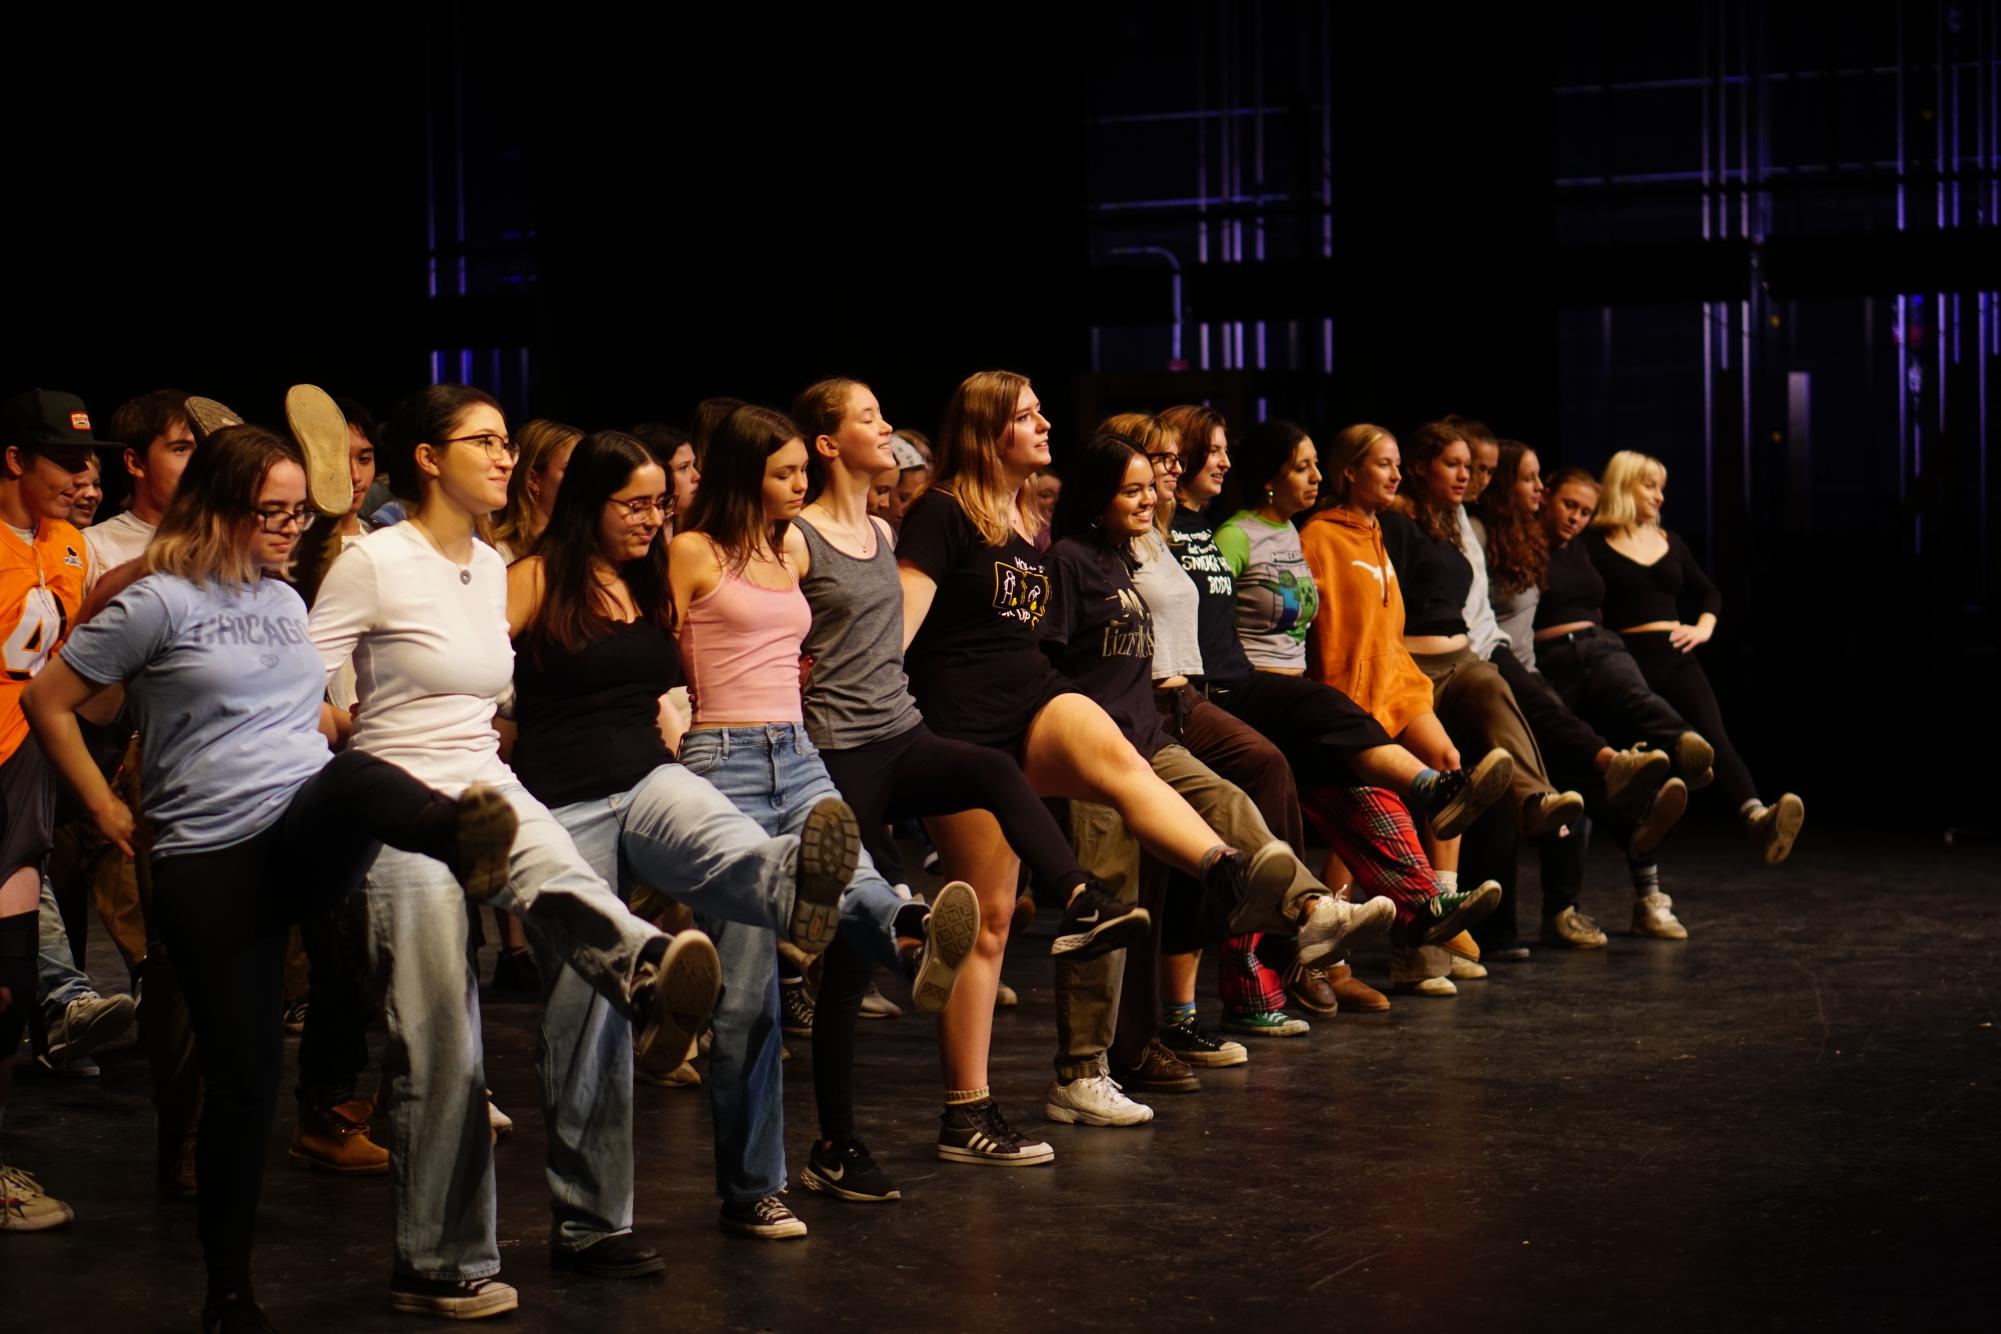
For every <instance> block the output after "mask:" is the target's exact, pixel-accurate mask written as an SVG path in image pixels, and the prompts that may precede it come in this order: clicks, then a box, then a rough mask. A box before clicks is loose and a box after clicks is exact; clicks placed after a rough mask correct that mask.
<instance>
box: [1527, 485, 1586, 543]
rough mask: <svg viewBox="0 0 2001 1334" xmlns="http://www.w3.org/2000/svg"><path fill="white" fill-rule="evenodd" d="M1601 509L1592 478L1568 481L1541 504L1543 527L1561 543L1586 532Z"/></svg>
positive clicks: (1555, 540)
mask: <svg viewBox="0 0 2001 1334" xmlns="http://www.w3.org/2000/svg"><path fill="white" fill-rule="evenodd" d="M1597 512H1598V488H1597V487H1595V486H1593V485H1591V483H1589V482H1565V483H1564V484H1563V485H1562V486H1559V487H1558V488H1557V489H1556V494H1555V495H1553V496H1551V497H1549V501H1548V503H1547V504H1545V505H1544V506H1543V507H1542V513H1541V515H1540V516H1539V517H1540V518H1541V520H1542V526H1543V531H1544V532H1546V533H1548V534H1549V537H1550V540H1551V541H1552V542H1554V543H1556V545H1558V546H1566V545H1568V544H1569V542H1570V539H1572V538H1573V537H1576V536H1577V535H1578V534H1579V533H1581V532H1583V531H1584V529H1585V527H1586V526H1587V525H1589V524H1590V522H1591V516H1592V515H1594V514H1596V513H1597Z"/></svg>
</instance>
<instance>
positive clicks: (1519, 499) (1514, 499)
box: [1509, 449, 1542, 514]
mask: <svg viewBox="0 0 2001 1334" xmlns="http://www.w3.org/2000/svg"><path fill="white" fill-rule="evenodd" d="M1509 503H1510V504H1512V505H1513V506H1514V507H1515V509H1516V510H1517V511H1518V512H1519V513H1522V514H1534V513H1536V512H1538V511H1539V510H1541V509H1542V461H1541V460H1540V459H1538V458H1537V457H1536V456H1535V451H1534V450H1533V449H1525V450H1523V451H1522V458H1521V462H1520V463H1519V464H1517V465H1516V467H1515V480H1514V484H1513V486H1512V487H1511V488H1510V495H1509Z"/></svg>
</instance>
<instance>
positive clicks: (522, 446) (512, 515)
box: [490, 417, 584, 557]
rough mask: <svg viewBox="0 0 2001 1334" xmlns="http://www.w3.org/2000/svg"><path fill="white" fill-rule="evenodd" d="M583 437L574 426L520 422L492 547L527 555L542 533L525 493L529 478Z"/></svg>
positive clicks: (543, 420)
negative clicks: (514, 452)
mask: <svg viewBox="0 0 2001 1334" xmlns="http://www.w3.org/2000/svg"><path fill="white" fill-rule="evenodd" d="M583 438H584V433H583V432H582V431H580V430H578V429H577V428H576V427H574V426H570V425H567V424H565V423H563V422H555V421H549V420H548V419H546V418H543V417H537V418H536V419H535V420H533V421H530V422H524V423H522V426H521V429H520V430H518V431H516V432H515V433H514V445H515V450H516V454H515V464H514V473H513V475H512V476H511V477H509V478H508V479H507V508H506V509H504V510H502V511H501V516H500V520H499V521H498V522H497V523H495V524H494V525H493V536H492V538H491V539H490V541H491V542H492V543H493V545H495V546H500V545H503V544H504V545H505V546H506V547H507V548H508V550H510V551H512V552H513V553H514V555H515V556H516V557H520V556H525V555H527V554H528V548H529V547H531V546H533V545H534V544H535V538H536V537H537V536H538V535H539V534H540V533H541V531H542V515H541V513H540V511H538V510H537V509H536V508H535V498H534V497H533V496H531V495H529V494H528V476H529V474H530V473H539V472H541V471H542V470H543V469H544V468H546V467H547V466H548V464H549V459H550V457H551V456H553V455H554V454H556V453H557V452H558V451H559V450H564V449H569V448H572V447H573V446H575V445H576V443H577V441H579V440H581V439H583Z"/></svg>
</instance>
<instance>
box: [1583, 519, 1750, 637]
mask: <svg viewBox="0 0 2001 1334" xmlns="http://www.w3.org/2000/svg"><path fill="white" fill-rule="evenodd" d="M1665 536H1666V537H1667V544H1668V548H1667V554H1666V555H1664V556H1662V557H1661V558H1660V559H1659V560H1657V561H1655V562H1654V563H1653V564H1652V565H1642V564H1640V563H1639V562H1638V561H1636V560H1633V559H1632V558H1631V557H1629V556H1624V555H1621V554H1620V553H1619V552H1617V551H1615V550H1613V549H1612V544H1611V543H1609V542H1607V541H1606V540H1605V535H1604V533H1603V531H1601V530H1599V529H1596V528H1594V529H1592V530H1591V532H1590V533H1589V534H1587V535H1586V537H1585V539H1584V540H1585V541H1586V542H1587V543H1589V544H1590V551H1591V562H1592V564H1594V565H1596V566H1597V567H1598V573H1600V574H1601V575H1603V576H1604V577H1605V602H1604V609H1605V624H1607V625H1610V626H1613V627H1614V628H1618V627H1623V626H1628V625H1645V624H1647V623H1648V622H1649V621H1681V620H1688V619H1691V618H1689V617H1687V616H1685V615H1684V614H1683V611H1682V609H1683V606H1684V604H1687V605H1691V606H1693V607H1694V608H1695V610H1696V613H1697V614H1698V615H1700V614H1701V613H1703V612H1707V613H1709V614H1710V615H1712V616H1714V615H1717V614H1719V613H1721V612H1722V610H1723V595H1722V594H1721V593H1719V592H1718V591H1717V590H1716V585H1715V584H1714V583H1713V582H1711V580H1710V578H1709V576H1708V575H1707V574H1705V573H1703V569H1702V567H1701V566H1700V565H1698V564H1696V561H1695V555H1694V553H1693V552H1691V551H1689V549H1688V544H1687V543H1686V542H1683V541H1682V540H1681V538H1680V537H1678V536H1677V535H1675V534H1674V533H1666V534H1665Z"/></svg>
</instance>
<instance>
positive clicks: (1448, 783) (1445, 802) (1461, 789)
mask: <svg viewBox="0 0 2001 1334" xmlns="http://www.w3.org/2000/svg"><path fill="white" fill-rule="evenodd" d="M1514 779H1515V761H1514V757H1513V756H1511V755H1509V754H1508V752H1507V751H1505V750H1502V749H1501V748H1500V747H1499V746H1496V747H1495V748H1494V749H1492V750H1490V751H1488V752H1487V753H1486V754H1485V755H1483V756H1481V757H1480V762H1479V763H1478V764H1476V765H1474V766H1473V767H1472V768H1471V769H1454V770H1453V771H1452V772H1450V773H1443V774H1440V775H1439V776H1438V782H1437V783H1435V784H1433V785H1432V789H1431V794H1430V796H1429V797H1427V798H1426V800H1425V803H1424V815H1425V816H1426V818H1428V819H1429V820H1430V821H1431V832H1432V834H1433V835H1434V836H1435V837H1437V838H1458V837H1459V836H1460V835H1461V834H1463V833H1465V832H1466V831H1467V830H1468V829H1470V828H1472V825H1473V822H1474V821H1475V820H1477V819H1479V818H1480V817H1481V816H1482V815H1483V814H1485V813H1486V810H1487V808H1488V807H1489V806H1492V805H1493V804H1494V803H1495V802H1497V801H1499V800H1500V799H1501V798H1502V797H1504V796H1506V795H1507V792H1508V785H1509V784H1510V783H1512V782H1513V781H1514Z"/></svg>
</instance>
